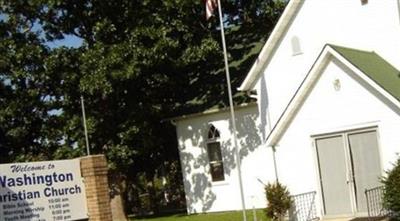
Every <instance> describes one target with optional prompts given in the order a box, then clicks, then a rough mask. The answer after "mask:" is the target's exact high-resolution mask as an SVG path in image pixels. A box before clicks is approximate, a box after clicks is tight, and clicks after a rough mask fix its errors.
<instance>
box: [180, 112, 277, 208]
mask: <svg viewBox="0 0 400 221" xmlns="http://www.w3.org/2000/svg"><path fill="white" fill-rule="evenodd" d="M235 115H236V118H237V121H236V124H237V125H236V126H237V130H238V141H239V143H240V148H241V156H242V177H243V186H244V187H245V188H244V194H245V201H246V207H247V208H248V209H250V208H252V207H253V206H255V207H256V208H264V207H265V206H266V201H265V194H264V188H263V185H262V184H261V183H260V182H259V181H258V180H257V179H260V180H261V181H263V182H266V181H267V180H273V179H274V178H273V176H274V173H273V166H272V165H273V163H272V159H271V157H270V156H271V154H270V153H269V151H270V149H268V148H267V147H265V146H262V145H261V139H260V134H259V129H258V128H259V126H258V123H257V118H258V115H259V114H258V111H257V106H256V105H252V106H249V107H244V108H239V109H237V110H236V112H235ZM229 119H230V115H229V112H228V111H223V112H218V113H214V114H205V115H201V116H197V117H190V118H188V119H181V120H178V121H177V122H176V128H177V136H178V142H179V152H180V159H181V163H182V171H183V178H184V185H185V192H186V200H187V212H188V213H202V212H215V211H227V210H240V209H241V208H242V207H241V200H240V191H239V182H238V174H237V167H236V162H235V158H234V149H233V145H232V142H233V141H232V139H231V138H232V133H231V130H230V129H229ZM209 123H212V124H213V125H214V126H215V127H216V128H217V129H218V130H219V131H220V135H221V140H222V155H223V163H224V170H225V181H221V182H212V181H211V176H210V173H209V165H208V156H207V146H206V143H205V141H206V139H207V130H208V124H209Z"/></svg>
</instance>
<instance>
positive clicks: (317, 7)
mask: <svg viewBox="0 0 400 221" xmlns="http://www.w3.org/2000/svg"><path fill="white" fill-rule="evenodd" d="M293 36H297V37H298V38H299V39H300V44H301V49H302V52H303V53H302V54H300V55H296V56H293V53H292V43H291V41H292V37H293ZM398 39H400V24H399V11H398V5H397V1H396V0H384V1H382V0H370V1H369V3H368V4H366V5H361V1H359V0H323V1H321V0H305V3H304V4H303V5H302V8H301V9H300V11H299V13H298V14H297V16H296V18H295V20H294V21H293V23H292V24H291V26H290V27H289V29H288V31H287V33H286V34H285V36H284V37H283V39H282V40H281V42H280V44H279V46H278V48H277V50H276V51H275V53H274V55H273V58H272V59H271V61H270V63H269V64H268V66H267V68H266V69H265V70H264V74H263V76H262V77H261V78H260V79H259V80H258V83H257V85H256V87H255V89H257V92H258V94H259V96H260V99H259V101H260V102H263V103H264V104H269V107H270V109H269V110H270V117H271V121H272V125H274V123H275V122H276V121H277V120H278V119H279V117H280V115H281V114H282V111H283V110H284V108H285V107H286V105H287V104H288V103H289V101H290V99H291V97H292V96H293V94H294V93H295V91H296V90H297V88H298V87H299V85H300V83H301V82H302V80H303V79H304V77H305V75H306V74H307V73H308V71H309V70H310V69H311V67H312V65H313V63H314V61H315V60H316V59H317V57H318V55H319V53H320V52H321V51H322V49H323V47H324V45H326V44H335V45H339V46H345V47H350V48H356V49H357V48H358V49H362V50H374V51H376V52H377V53H378V54H379V55H380V56H382V57H383V58H384V59H386V60H387V61H389V62H390V63H392V64H393V65H395V66H396V67H397V68H398V69H400V59H398V53H399V51H400V41H399V40H398ZM262 81H265V82H266V83H265V84H261V82H262ZM263 87H266V88H263ZM266 91H267V93H268V94H266ZM266 97H268V98H266ZM265 99H268V101H263V100H265ZM260 108H264V109H265V108H266V107H265V105H264V106H262V105H260ZM263 112H266V111H265V110H262V109H260V113H263ZM261 117H264V116H262V115H261ZM264 127H265V128H266V129H265V130H268V126H267V125H264Z"/></svg>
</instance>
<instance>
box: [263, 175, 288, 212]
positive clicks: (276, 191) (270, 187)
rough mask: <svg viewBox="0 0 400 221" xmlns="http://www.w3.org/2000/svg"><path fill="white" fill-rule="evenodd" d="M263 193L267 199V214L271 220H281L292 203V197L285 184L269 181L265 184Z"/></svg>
mask: <svg viewBox="0 0 400 221" xmlns="http://www.w3.org/2000/svg"><path fill="white" fill-rule="evenodd" d="M265 195H266V197H267V201H268V205H267V208H266V213H267V216H268V217H269V218H271V219H272V220H283V217H284V216H285V214H286V212H287V211H288V210H289V209H290V206H291V205H292V199H291V197H290V193H289V191H288V189H287V188H286V186H284V185H282V184H280V183H279V182H277V183H272V184H270V183H269V184H267V185H266V186H265Z"/></svg>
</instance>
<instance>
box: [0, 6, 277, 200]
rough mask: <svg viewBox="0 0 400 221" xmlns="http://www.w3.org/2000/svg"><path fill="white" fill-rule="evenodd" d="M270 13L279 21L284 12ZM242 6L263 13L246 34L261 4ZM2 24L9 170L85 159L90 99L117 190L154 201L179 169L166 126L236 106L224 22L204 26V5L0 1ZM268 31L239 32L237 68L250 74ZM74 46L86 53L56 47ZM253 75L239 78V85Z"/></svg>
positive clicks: (2, 101) (0, 106)
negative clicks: (224, 50)
mask: <svg viewBox="0 0 400 221" xmlns="http://www.w3.org/2000/svg"><path fill="white" fill-rule="evenodd" d="M262 2H265V4H267V3H268V4H267V5H268V7H271V8H272V9H271V10H272V11H273V12H274V13H272V14H271V16H272V15H273V16H272V17H271V21H276V19H277V15H278V14H279V12H280V11H281V10H282V8H283V7H276V8H274V6H273V4H272V3H271V2H270V1H262ZM225 3H226V4H227V5H228V6H229V4H230V3H232V4H233V5H234V4H238V3H237V2H236V1H226V2H225ZM225 3H224V4H225ZM232 4H231V5H232ZM241 4H242V5H243V8H244V9H245V11H246V13H247V12H249V13H250V11H251V10H256V11H257V10H258V11H259V12H255V13H250V14H251V16H253V17H252V19H251V21H252V22H247V21H250V19H249V20H248V19H244V20H245V21H246V22H245V23H246V24H255V23H254V21H256V20H257V19H256V17H257V16H259V15H263V14H264V10H262V9H260V7H261V6H257V5H258V4H259V2H257V1H255V2H252V3H246V4H244V2H241ZM227 8H228V9H229V7H227ZM231 8H232V7H231ZM260 12H262V13H260ZM275 12H276V13H275ZM225 13H227V14H230V15H231V16H230V17H231V18H233V17H235V16H234V14H235V13H236V14H238V13H239V12H238V11H236V12H235V11H232V10H231V11H229V10H226V11H225ZM0 14H2V15H4V18H3V19H2V20H1V21H0V40H1V41H0V51H1V52H2V55H4V56H3V57H2V58H0V78H1V84H0V90H1V91H0V92H1V94H0V138H1V140H0V151H1V156H2V157H3V158H2V159H1V160H2V161H1V162H10V161H26V160H48V159H60V158H69V157H76V156H80V155H83V154H84V152H85V151H84V150H85V148H84V135H83V129H82V121H81V105H80V97H81V96H84V98H85V102H86V103H85V106H86V114H87V117H88V119H87V121H88V134H89V140H90V149H91V152H92V153H94V154H95V153H104V154H105V155H106V156H107V159H108V161H109V165H110V169H111V171H112V174H113V176H114V179H112V180H115V181H118V182H115V183H114V184H115V185H113V186H115V187H117V188H118V189H121V190H122V192H123V193H124V192H126V191H125V190H126V188H131V187H132V186H135V188H139V189H143V190H142V191H150V189H151V186H154V184H152V183H153V181H154V177H155V176H160V173H161V172H160V171H162V169H163V168H164V167H165V163H164V162H173V161H176V160H177V158H178V156H177V150H176V141H175V140H176V138H175V137H176V136H175V134H174V133H175V132H174V128H173V127H172V125H169V124H166V123H160V122H161V121H162V120H164V119H166V118H168V117H171V116H178V115H180V114H182V113H186V112H193V111H199V110H204V108H207V107H210V106H213V105H225V104H226V102H223V100H224V99H225V100H226V98H225V97H227V96H226V93H225V91H226V90H225V88H224V85H225V83H224V80H221V79H224V73H223V60H222V54H221V49H220V43H219V33H218V30H217V29H216V27H217V25H218V22H217V21H216V20H212V21H210V22H207V21H206V20H205V19H204V5H203V3H202V2H201V1H198V0H165V1H150V0H140V1H139V0H129V1H128V0H115V1H103V0H72V1H58V0H35V1H28V2H26V1H19V0H17V1H16V0H0ZM249 17H250V15H249ZM267 17H268V16H267ZM268 18H269V17H268ZM231 20H232V19H231ZM232 21H233V20H232ZM227 22H228V23H230V24H233V22H230V21H229V20H227ZM261 23H262V22H261ZM261 23H259V24H261ZM242 27H243V29H242ZM271 28H272V26H271V27H269V29H271ZM258 30H259V28H258V26H256V25H242V26H240V28H239V29H238V28H236V29H234V30H231V32H230V33H232V34H231V35H230V36H231V37H230V38H229V39H228V41H232V44H231V48H232V49H233V51H232V53H231V57H232V59H235V60H236V59H238V60H246V67H248V66H249V65H250V63H251V62H250V61H251V58H252V57H245V55H246V54H247V53H248V52H249V51H251V50H252V47H253V46H250V43H252V42H253V41H259V40H260V39H264V38H265V37H266V36H265V35H264V34H259V33H260V32H261V31H258ZM253 32H254V33H256V34H253ZM235 34H240V36H239V35H235ZM69 35H74V36H77V37H79V38H81V39H83V42H84V43H83V45H82V46H81V47H79V48H67V47H60V48H50V47H49V46H48V45H49V42H52V41H54V40H59V39H63V38H65V37H66V36H69ZM228 35H229V31H228ZM243 40H244V41H247V42H248V43H245V44H243V43H242V42H243ZM246 67H245V66H244V65H243V66H240V67H238V66H234V65H233V66H232V68H233V71H232V75H233V78H234V79H236V80H235V83H236V84H238V83H239V82H240V78H241V76H243V75H244V73H245V72H246V71H247V70H246ZM240 99H244V98H243V97H238V100H240ZM221 101H222V102H221ZM143 176H144V177H145V178H146V179H145V180H146V181H145V183H146V184H145V185H144V186H143V187H137V183H138V182H137V181H138V180H139V179H141V177H143ZM117 184H118V185H117ZM119 184H120V185H119ZM147 184H149V185H147Z"/></svg>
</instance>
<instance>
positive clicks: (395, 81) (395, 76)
mask: <svg viewBox="0 0 400 221" xmlns="http://www.w3.org/2000/svg"><path fill="white" fill-rule="evenodd" d="M329 46H330V47H331V48H333V49H334V50H335V51H337V52H338V53H339V54H340V55H342V56H343V57H344V58H345V59H346V60H348V61H349V62H350V63H352V64H353V65H354V66H356V67H357V68H358V69H359V70H360V71H362V72H363V73H364V74H366V75H367V76H368V77H369V78H370V79H372V80H373V81H374V82H375V83H377V84H378V85H379V86H381V87H382V88H383V89H385V90H386V91H387V92H388V93H389V94H391V95H392V96H393V97H395V98H396V99H397V100H398V101H400V71H399V70H397V69H396V68H395V67H393V65H391V64H390V63H389V62H387V61H386V60H385V59H383V58H382V57H380V56H379V55H378V54H376V53H375V52H373V51H372V52H368V51H361V50H357V49H351V48H345V47H340V46H335V45H329Z"/></svg>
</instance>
